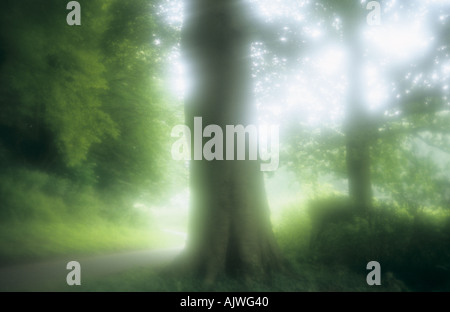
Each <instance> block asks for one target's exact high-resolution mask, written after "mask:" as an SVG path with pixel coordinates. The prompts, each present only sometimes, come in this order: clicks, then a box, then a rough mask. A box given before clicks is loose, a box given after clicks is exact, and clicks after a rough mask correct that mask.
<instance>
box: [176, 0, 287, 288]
mask: <svg viewBox="0 0 450 312" xmlns="http://www.w3.org/2000/svg"><path fill="white" fill-rule="evenodd" d="M245 10H246V9H245V8H244V7H243V5H242V1H234V0H215V1H211V0H190V1H188V3H186V16H185V23H184V26H183V30H182V49H183V54H184V57H185V61H186V62H187V63H188V75H189V76H188V77H189V79H190V84H191V85H190V88H188V90H187V94H186V103H185V117H186V124H187V125H188V126H189V127H190V129H191V133H192V134H193V133H194V126H193V121H194V117H202V122H203V127H205V126H206V125H210V124H215V125H219V126H220V127H221V128H222V129H223V132H224V137H223V138H224V142H225V141H226V140H225V126H226V125H243V126H244V127H246V126H247V125H250V124H252V123H253V122H254V120H253V119H252V118H254V117H255V107H253V106H252V105H251V103H252V101H251V95H252V84H251V72H250V64H251V59H250V49H249V48H250V40H249V39H248V38H247V35H246V33H245V30H246V29H245V27H243V25H244V23H245V18H246V14H245V12H246V11H245ZM192 137H193V136H192ZM203 143H205V140H204V141H203V142H202V146H203ZM224 145H225V144H224ZM191 147H192V157H191V159H192V160H191V161H190V189H191V198H190V220H189V229H188V231H189V233H188V241H187V245H186V250H185V252H184V257H182V259H183V261H184V265H185V266H186V268H187V269H188V270H189V271H191V272H193V273H194V274H196V275H197V276H200V277H201V278H203V280H204V282H205V283H206V284H212V283H213V282H214V281H215V280H216V279H217V277H218V276H220V275H224V274H232V275H235V276H239V277H244V278H245V279H247V280H254V279H259V278H261V277H265V276H267V273H269V272H270V271H271V270H273V269H277V268H279V267H280V263H281V262H280V255H279V251H278V247H277V244H276V242H275V237H274V235H273V232H272V228H271V223H270V212H269V206H268V202H267V197H266V193H265V189H264V180H263V178H264V177H263V173H262V172H261V171H260V163H259V161H254V160H253V161H252V160H234V161H232V160H212V161H207V160H204V159H203V160H194V158H193V148H194V142H193V139H192V141H191ZM223 152H224V153H223V154H224V159H225V155H226V147H225V146H224V147H223Z"/></svg>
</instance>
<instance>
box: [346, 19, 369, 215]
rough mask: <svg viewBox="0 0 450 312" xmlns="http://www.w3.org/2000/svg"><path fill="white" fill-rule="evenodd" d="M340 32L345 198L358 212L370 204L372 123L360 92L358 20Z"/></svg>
mask: <svg viewBox="0 0 450 312" xmlns="http://www.w3.org/2000/svg"><path fill="white" fill-rule="evenodd" d="M350 25H351V26H349V27H348V28H347V29H345V32H344V40H345V42H344V43H345V44H346V46H347V47H349V54H350V55H349V64H348V66H349V75H348V76H349V77H348V93H347V107H346V124H345V135H346V163H347V174H348V187H349V197H350V200H351V201H352V202H353V204H354V205H355V207H356V208H358V209H359V211H363V212H365V211H368V210H370V208H371V206H372V182H371V178H370V146H371V144H372V137H373V135H372V133H373V129H372V126H371V124H372V122H371V119H370V116H369V111H368V108H367V105H366V98H365V94H364V88H365V86H364V83H363V82H364V81H365V79H364V76H363V74H362V71H363V68H364V60H363V58H364V49H363V47H362V46H361V43H360V39H359V37H358V29H359V27H358V25H359V24H358V23H357V22H354V25H352V24H350Z"/></svg>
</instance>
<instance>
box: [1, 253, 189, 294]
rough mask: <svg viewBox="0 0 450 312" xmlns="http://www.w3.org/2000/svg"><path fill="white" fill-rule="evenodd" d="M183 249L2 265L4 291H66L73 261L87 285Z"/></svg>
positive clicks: (163, 259)
mask: <svg viewBox="0 0 450 312" xmlns="http://www.w3.org/2000/svg"><path fill="white" fill-rule="evenodd" d="M180 251H181V248H170V249H158V250H141V251H133V252H124V253H115V254H108V255H100V256H93V257H84V258H78V259H77V258H74V257H67V258H61V259H59V260H53V261H47V262H41V263H34V264H26V265H15V266H9V267H3V268H0V291H2V292H4V291H57V290H63V291H64V289H66V287H69V286H68V285H67V282H66V277H67V274H68V273H69V272H70V270H68V269H67V268H66V266H67V263H69V262H70V261H78V262H79V263H80V267H81V284H83V283H86V282H89V281H90V280H95V279H97V278H99V277H102V276H107V275H110V274H114V273H120V272H122V271H125V270H127V269H132V268H138V267H148V266H157V265H158V264H162V263H164V262H167V261H170V260H171V259H173V258H174V257H175V256H176V255H177V254H178V253H179V252H180ZM67 290H69V289H68V288H67Z"/></svg>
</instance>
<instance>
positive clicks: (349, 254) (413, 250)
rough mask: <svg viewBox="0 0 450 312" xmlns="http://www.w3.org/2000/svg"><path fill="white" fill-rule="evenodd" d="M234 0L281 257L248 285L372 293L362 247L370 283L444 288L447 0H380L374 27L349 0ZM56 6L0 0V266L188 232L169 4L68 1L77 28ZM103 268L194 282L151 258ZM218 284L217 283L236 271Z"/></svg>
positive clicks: (146, 281) (146, 245) (448, 168)
mask: <svg viewBox="0 0 450 312" xmlns="http://www.w3.org/2000/svg"><path fill="white" fill-rule="evenodd" d="M247 2H248V5H249V8H250V9H249V12H251V14H250V15H249V16H248V18H247V19H246V20H247V21H248V24H246V29H249V32H250V33H251V34H252V37H251V38H253V39H251V40H253V41H251V42H250V41H249V42H247V43H248V47H249V50H248V53H249V56H248V57H247V58H246V62H248V65H249V66H250V67H251V72H252V75H251V77H252V78H251V83H252V89H253V91H252V92H253V100H252V101H254V104H255V106H256V107H257V108H258V110H257V114H258V115H257V116H258V120H259V121H260V122H265V123H270V124H279V125H280V139H279V140H280V165H279V168H278V170H277V171H275V172H269V173H265V174H264V181H265V188H266V192H267V198H268V202H269V206H270V210H271V217H270V220H271V224H272V229H273V232H274V235H275V239H276V243H277V245H278V247H279V249H280V251H281V254H282V256H283V259H286V260H287V263H288V264H287V265H286V267H287V269H286V268H285V269H284V271H283V270H280V272H281V273H280V274H281V275H280V276H278V277H277V278H278V280H277V281H278V282H274V283H271V284H270V285H271V286H267V285H266V284H264V285H263V284H261V285H259V286H254V284H251V285H253V288H250V289H263V290H278V291H280V290H281V291H284V290H287V291H293V290H303V291H309V290H312V291H317V290H318V291H321V290H363V291H365V290H374V289H373V288H370V287H368V286H367V284H366V283H365V277H366V274H367V273H368V271H367V270H366V267H365V266H366V264H367V263H368V262H369V261H371V260H376V261H378V262H380V263H381V267H382V273H383V277H382V281H383V282H384V283H383V286H381V287H384V288H379V289H378V290H400V291H406V290H447V291H448V290H450V101H449V97H448V96H449V82H450V79H449V78H450V58H449V48H450V37H449V34H450V28H449V27H450V21H449V20H450V2H449V1H407V3H406V1H404V2H403V1H402V2H401V3H400V4H399V3H397V2H399V1H397V2H396V1H380V2H381V4H382V24H381V25H380V26H378V27H369V26H367V24H366V16H367V14H369V12H370V11H368V10H366V9H365V4H366V2H365V1H362V3H363V5H362V6H360V5H359V4H358V3H357V2H353V1H326V0H314V1H288V0H286V1H247ZM66 4H67V1H61V0H48V1H45V2H44V1H31V0H26V1H10V0H7V1H2V4H1V12H0V16H1V17H0V23H1V27H0V103H1V109H0V167H1V169H0V265H1V266H4V267H6V266H9V265H12V264H21V263H29V262H36V261H41V260H46V259H52V258H56V257H61V256H64V255H68V254H71V255H96V254H106V253H111V252H117V251H127V250H138V249H158V248H165V247H182V246H184V244H185V240H186V236H187V235H188V234H189V233H188V232H189V230H188V226H187V220H188V215H189V211H190V210H189V207H188V203H189V193H190V192H189V170H188V164H187V163H185V162H183V161H175V160H173V159H172V157H171V146H172V143H173V142H174V141H175V140H176V138H171V136H170V134H171V129H172V127H174V126H175V125H177V124H183V123H184V122H185V116H184V114H185V111H184V98H183V92H182V91H183V88H186V87H187V86H186V85H189V82H190V81H191V80H195V78H194V77H189V76H188V77H185V78H184V80H183V79H182V76H183V71H182V68H183V66H184V65H183V62H185V63H186V64H188V63H189V61H190V60H189V59H188V58H187V59H185V60H182V57H180V55H181V54H182V47H181V37H182V32H181V29H182V15H181V14H182V6H181V4H180V3H179V2H177V1H170V0H161V1H148V0H133V1H118V0H104V1H80V4H81V23H82V25H81V26H68V25H67V23H66V15H67V13H68V11H67V10H66ZM346 21H352V23H348V24H346ZM361 21H363V23H360V22H361ZM348 25H351V27H350V28H349V27H348ZM383 27H387V28H383ZM389 27H391V28H389ZM209 29H210V28H208V27H206V26H205V29H204V31H208V30H209ZM361 29H363V30H367V31H369V35H368V36H366V37H364V38H365V39H364V40H366V41H364V40H362V39H360V38H359V37H358V36H357V34H359V32H358V31H359V30H361ZM355 30H358V31H355ZM370 31H372V32H373V33H370ZM377 31H379V32H380V33H379V34H377V33H376V32H377ZM383 31H385V32H384V33H383ZM396 31H397V32H396ZM402 31H403V32H402ZM387 34H390V35H392V36H391V37H390V36H388V35H387ZM395 35H397V36H398V37H395ZM230 53H231V52H230ZM250 54H251V55H250ZM218 74H220V73H218ZM364 75H365V76H364ZM209 191H211V190H208V189H205V190H204V192H209ZM256 195H258V193H256ZM259 195H260V196H266V195H265V194H263V193H261V194H259ZM197 196H198V194H197ZM205 196H206V194H205ZM211 222H213V221H212V220H211ZM242 239H243V240H245V238H242ZM286 270H287V271H288V272H290V273H288V274H285V273H286V272H285V271H286ZM283 272H284V275H283ZM294 273H295V274H294ZM224 278H225V280H227V279H226V278H227V277H224ZM117 279H120V280H123V279H129V280H130V282H129V283H128V284H127V287H130V288H129V289H131V290H161V289H162V290H192V289H197V288H195V287H197V286H194V285H197V284H195V283H194V282H193V281H192V280H189V281H186V280H184V279H182V277H181V276H179V277H178V278H175V279H174V280H166V279H163V280H162V279H158V278H157V277H156V276H155V275H154V273H152V272H151V271H148V272H147V271H146V273H145V274H141V273H139V274H137V273H136V272H134V273H133V274H130V275H124V276H121V277H117ZM151 280H152V281H151ZM175 280H176V281H175ZM180 280H182V281H183V283H182V284H180V283H179V281H180ZM112 281H113V282H111V281H109V282H103V283H100V284H99V285H100V286H98V287H99V289H102V290H103V289H107V290H108V289H115V288H114V287H119V285H118V284H117V283H114V278H113V279H112ZM155 281H157V282H155ZM227 281H228V282H220V283H219V282H218V283H217V284H216V285H218V286H217V289H222V290H228V289H234V288H233V287H237V286H236V285H240V284H239V283H237V284H236V282H235V279H231V280H227ZM227 283H228V284H227ZM261 283H263V282H261ZM121 285H122V287H123V285H124V283H121ZM130 285H131V286H130ZM111 287H112V288H111ZM198 287H201V286H198ZM265 287H266V288H265ZM200 289H201V288H200Z"/></svg>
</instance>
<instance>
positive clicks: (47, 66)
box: [0, 0, 118, 166]
mask: <svg viewBox="0 0 450 312" xmlns="http://www.w3.org/2000/svg"><path fill="white" fill-rule="evenodd" d="M2 5H3V10H2V18H1V20H2V27H1V29H2V32H1V34H0V38H1V41H2V42H4V43H5V45H4V46H5V48H4V51H3V53H4V59H3V64H2V70H1V73H0V81H1V83H0V101H1V105H2V112H3V113H2V114H1V115H0V124H1V125H2V126H5V127H8V128H9V129H10V132H17V133H19V135H18V138H17V139H16V142H13V143H14V144H15V145H16V146H17V145H19V144H20V143H21V142H23V141H25V140H30V139H32V138H34V139H35V141H36V142H37V143H38V144H39V143H40V144H42V143H41V142H42V140H44V138H43V136H44V133H46V132H50V133H51V137H52V138H51V140H53V144H54V145H55V146H56V148H57V150H58V152H59V153H60V154H61V157H63V159H64V162H65V163H66V164H67V165H68V166H75V165H77V164H80V163H81V162H82V161H83V160H85V159H86V157H87V153H88V151H89V148H90V147H91V146H92V145H93V144H95V143H100V142H101V141H102V139H104V138H105V137H115V136H117V134H118V129H117V128H116V126H115V124H114V122H113V121H112V120H111V118H110V116H109V115H108V114H106V113H105V112H104V111H103V110H102V101H101V97H100V95H101V94H102V93H103V92H105V90H106V89H107V88H108V86H107V82H106V80H105V79H104V77H103V75H104V73H105V67H104V65H103V64H102V63H101V62H100V60H101V54H100V50H99V47H98V44H97V43H96V42H97V41H98V40H99V38H100V35H101V33H100V32H99V29H97V28H96V27H95V26H97V25H96V24H92V23H89V22H87V23H85V24H84V25H83V27H80V28H74V27H69V26H68V25H67V24H66V21H65V19H64V18H57V17H60V16H64V13H65V4H64V3H63V2H61V1H56V0H54V1H50V2H46V5H41V4H39V5H38V4H36V2H35V1H26V2H20V3H18V2H12V1H7V3H6V4H2ZM84 10H85V11H86V14H87V15H92V16H96V18H97V19H102V16H104V14H102V9H101V7H100V6H99V3H98V2H96V3H94V2H90V3H87V4H86V5H85V6H84ZM87 20H88V19H87ZM16 152H20V151H16ZM46 152H47V153H53V154H54V153H55V151H46Z"/></svg>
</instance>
